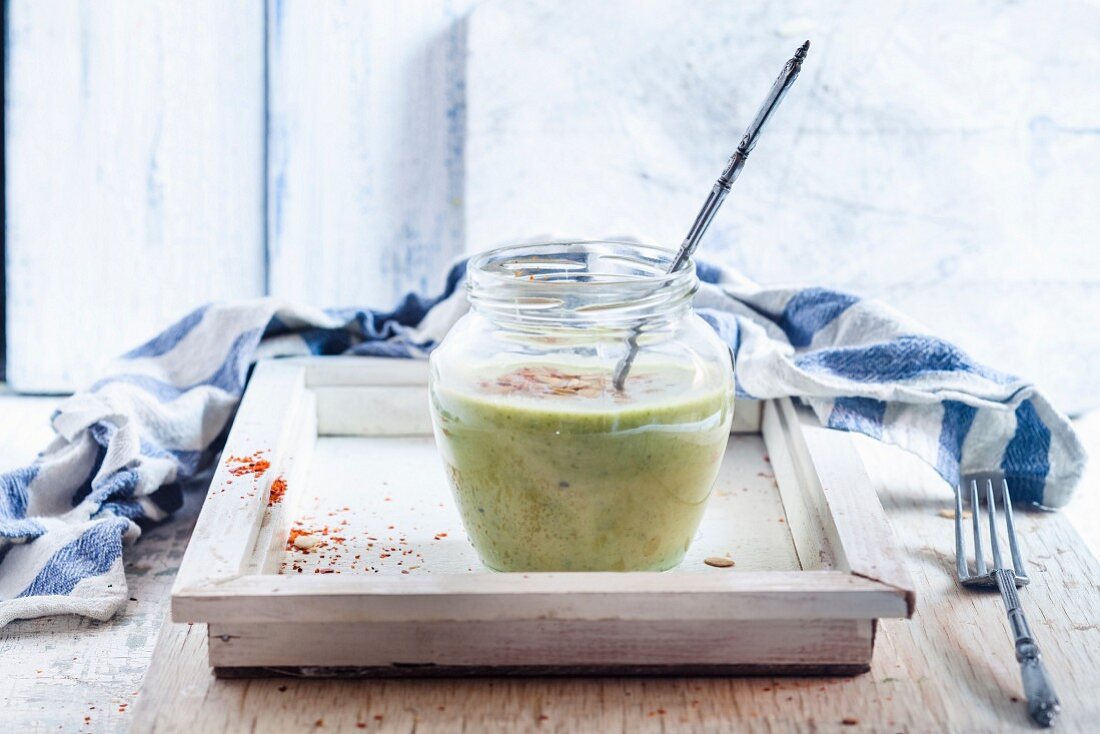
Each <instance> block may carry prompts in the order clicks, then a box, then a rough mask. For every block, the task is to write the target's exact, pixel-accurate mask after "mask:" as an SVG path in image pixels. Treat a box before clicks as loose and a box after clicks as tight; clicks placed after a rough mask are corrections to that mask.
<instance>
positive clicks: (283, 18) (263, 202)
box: [7, 0, 1100, 409]
mask: <svg viewBox="0 0 1100 734" xmlns="http://www.w3.org/2000/svg"><path fill="white" fill-rule="evenodd" d="M471 9H472V10H471ZM467 13H470V15H469V19H468V20H466V19H465V16H466V14H467ZM9 19H10V37H11V48H10V50H9V66H10V68H9V77H8V82H9V87H8V100H7V102H8V105H7V107H8V110H7V114H8V144H9V146H8V157H9V171H8V174H9V176H8V181H9V185H8V202H9V215H8V216H9V228H8V247H9V252H8V257H9V345H10V350H9V377H10V379H11V381H12V382H13V383H14V384H15V386H16V387H17V388H20V389H30V390H42V389H64V388H69V387H73V386H75V385H77V384H79V383H80V382H82V381H84V380H86V379H87V378H88V377H89V376H90V375H91V374H93V373H94V366H95V364H97V363H98V362H100V361H101V360H102V359H104V358H106V357H108V356H110V355H112V354H115V353H117V352H119V351H121V350H123V349H124V348H126V347H128V346H130V345H132V344H134V343H135V342H137V341H139V340H141V339H142V338H144V337H146V336H147V335H148V334H150V333H152V332H153V331H155V330H156V329H158V328H159V327H160V326H162V325H163V324H165V323H167V322H168V321H170V320H171V319H173V318H175V317H177V316H178V315H180V314H181V313H182V312H183V311H185V310H186V309H187V308H189V307H191V306H192V305H193V304H196V303H198V302H201V301H204V300H208V299H211V298H224V297H233V296H242V295H255V294H258V293H261V292H264V291H265V289H266V290H267V291H269V292H273V293H276V294H279V295H283V296H287V297H291V298H296V299H301V300H306V301H311V302H315V303H319V304H324V305H330V304H331V305H336V304H342V305H350V304H362V305H368V306H385V305H388V304H390V303H392V301H393V300H394V298H395V297H396V296H398V295H399V294H400V293H402V292H404V291H405V290H408V289H417V290H428V291H431V290H434V289H436V288H438V287H439V285H440V281H441V277H442V268H443V267H444V265H445V264H446V263H447V262H448V261H449V260H450V258H451V257H453V256H454V255H456V254H458V253H459V252H461V251H462V250H463V249H464V248H465V249H469V250H479V249H483V248H485V247H488V246H490V245H493V244H496V243H500V242H506V241H513V240H517V239H528V238H531V237H537V236H545V235H548V234H561V235H578V236H587V237H600V236H608V235H628V236H634V237H639V238H642V239H646V240H650V241H654V242H659V243H664V244H667V245H670V246H675V245H676V244H677V243H678V242H679V240H680V238H681V237H682V235H683V232H684V231H685V230H686V228H687V226H688V223H689V222H690V221H691V218H692V217H693V216H694V213H695V210H696V208H697V207H698V205H699V203H700V201H701V200H702V198H703V196H704V195H705V193H706V191H707V189H708V188H709V186H710V183H711V181H712V180H713V178H714V177H715V176H716V175H717V173H718V171H719V170H720V169H721V167H722V165H723V163H724V161H725V159H726V157H727V156H728V155H729V153H730V152H731V150H732V148H733V147H734V145H735V144H736V142H737V140H738V139H739V137H740V135H741V132H742V131H743V129H744V126H745V124H746V123H747V121H748V120H749V119H750V118H751V116H752V114H753V112H754V111H755V109H756V106H757V105H758V104H759V102H760V100H761V98H762V97H763V95H764V93H765V91H766V90H767V88H768V86H769V85H770V84H771V82H772V80H773V79H774V77H775V75H776V74H777V72H778V69H779V67H780V66H781V64H782V63H783V61H784V60H785V59H786V58H787V56H789V54H790V53H791V52H792V51H793V49H794V48H795V46H796V45H797V44H798V43H799V42H801V40H802V39H803V38H804V37H810V38H812V40H813V44H814V45H813V48H812V50H811V53H810V57H809V59H808V61H807V64H806V67H805V71H804V72H803V75H802V77H801V78H800V79H799V81H798V82H797V84H796V86H795V88H794V90H793V91H792V92H791V95H790V96H789V97H788V99H787V101H786V102H785V104H784V107H783V109H782V110H780V112H779V114H778V115H777V117H776V118H775V120H774V122H773V123H772V125H771V127H770V128H769V130H768V131H767V132H766V134H765V137H764V138H763V140H762V142H761V143H760V146H759V147H758V149H757V150H756V151H755V152H754V154H753V158H752V160H751V161H750V163H749V165H748V167H747V169H746V171H745V174H744V176H743V177H742V179H741V181H739V182H738V184H737V187H736V189H735V191H734V193H733V194H732V195H731V197H730V199H729V200H728V202H727V204H726V206H725V208H724V210H723V211H722V213H721V214H720V215H719V218H718V220H717V221H716V222H715V225H714V228H713V231H712V233H711V235H710V236H709V237H708V239H707V241H706V243H705V244H704V246H703V251H702V255H703V256H704V257H708V258H710V259H713V260H716V261H719V262H723V263H725V264H728V265H732V266H734V267H738V268H740V269H742V270H744V271H745V272H746V273H748V274H750V275H751V276H753V277H755V278H757V279H759V280H761V281H770V282H775V281H803V282H819V283H825V284H829V285H834V286H838V287H842V288H847V289H851V290H855V291H857V292H860V293H864V294H867V295H875V296H879V297H882V298H884V299H886V300H887V301H889V302H891V303H893V304H894V305H896V306H897V307H898V308H900V309H902V310H905V311H908V312H910V313H912V314H913V315H915V316H917V317H918V318H920V319H922V320H924V321H926V322H927V323H928V324H929V325H930V326H932V327H933V328H934V329H936V330H937V331H939V332H940V333H942V334H944V335H946V336H948V337H950V338H952V339H955V340H956V341H958V342H960V343H962V344H963V345H964V346H966V347H968V348H970V349H971V350H972V351H973V352H974V353H975V354H976V355H978V356H979V357H981V358H983V359H985V360H987V361H989V362H991V363H994V364H997V365H999V366H1003V367H1006V368H1008V369H1011V370H1015V371H1017V372H1020V373H1023V374H1026V375H1029V376H1032V377H1034V378H1036V379H1038V380H1040V381H1041V382H1043V383H1045V384H1046V385H1047V386H1048V387H1049V388H1050V389H1051V391H1052V392H1053V393H1054V394H1055V396H1056V397H1057V398H1058V399H1059V401H1060V402H1061V404H1062V405H1063V406H1064V407H1066V408H1070V409H1076V408H1080V407H1084V406H1086V405H1089V404H1092V403H1094V402H1095V401H1096V397H1095V396H1096V395H1098V394H1100V391H1098V390H1097V387H1098V385H1097V381H1096V378H1095V374H1094V373H1095V371H1096V370H1095V366H1096V365H1098V364H1100V323H1098V321H1100V317H1098V316H1097V314H1098V313H1100V248H1098V247H1097V246H1096V244H1097V235H1096V232H1097V231H1098V225H1100V206H1097V202H1098V201H1100V185H1098V177H1097V174H1096V170H1097V164H1098V163H1100V46H1098V44H1097V43H1096V39H1097V38H1100V9H1098V7H1097V6H1096V5H1095V4H1089V3H1084V2H1065V3H1059V4H1057V5H1056V6H1054V5H1050V4H1047V3H1043V2H1040V0H1021V1H1020V2H1002V1H989V2H982V3H968V4H957V3H946V2H935V3H922V4H909V3H870V2H861V3H853V2H836V3H828V4H822V3H813V2H809V1H806V2H794V1H791V0H784V1H783V2H768V3H765V2H752V3H711V2H702V0H684V1H683V2H643V1H641V0H638V1H628V0H609V1H608V2H600V3H592V2H580V1H578V0H564V2H550V0H490V2H486V3H478V2H477V1H476V0H422V1H421V2H415V3H409V2H400V1H399V0H378V1H375V2H336V1H335V0H333V1H332V2H325V3H317V2H310V1H309V0H282V1H280V0H239V1H237V2H233V3H221V2H214V1H213V0H201V1H200V2H198V3H184V2H168V1H159V2H149V3H135V2H123V1H122V0H106V1H105V2H95V3H92V2H77V1H76V0H48V1H46V2H31V0H11V7H10V11H9ZM265 64H266V66H265ZM265 194H266V198H265Z"/></svg>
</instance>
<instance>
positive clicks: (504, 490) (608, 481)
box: [431, 242, 733, 571]
mask: <svg viewBox="0 0 1100 734" xmlns="http://www.w3.org/2000/svg"><path fill="white" fill-rule="evenodd" d="M673 254H674V253H672V252H671V251H668V250H664V249H661V248H656V247H647V246H643V245H635V244H627V243H615V242H567V243H550V244H542V245H526V246H518V247H506V248H502V249H498V250H493V251H490V252H487V253H484V254H482V255H480V256H478V257H476V258H474V259H473V260H471V262H470V264H469V267H468V273H467V288H468V295H469V300H470V304H471V309H470V311H469V312H468V313H467V314H466V315H465V316H463V317H462V319H460V320H459V321H458V323H456V324H455V326H454V327H453V328H452V329H451V331H450V333H449V334H448V335H447V337H446V338H445V339H444V340H443V342H442V343H441V344H440V345H439V347H438V348H437V349H436V350H435V351H434V352H433V353H432V356H431V409H432V419H433V422H434V426H435V434H436V442H437V444H438V446H439V450H440V453H441V454H442V457H443V460H444V463H445V464H446V470H447V475H448V478H449V480H450V483H451V487H452V489H453V490H454V496H455V499H456V501H457V504H458V508H459V511H460V513H461V515H462V519H463V522H464V524H465V526H466V531H467V533H468V535H469V537H470V540H471V542H472V543H473V545H474V547H475V548H476V550H477V551H478V553H479V555H480V556H481V559H482V561H483V562H484V563H485V564H486V565H487V566H489V567H490V568H493V569H496V570H500V571H634V570H665V569H668V568H671V567H673V566H675V565H676V564H678V563H679V562H680V561H681V560H682V559H683V556H684V553H685V552H686V551H687V549H688V546H689V545H690V543H691V540H692V538H693V537H694V535H695V532H696V530H697V528H698V525H699V521H700V519H701V517H702V514H703V509H704V506H705V503H706V501H707V498H708V497H709V496H710V491H711V485H712V484H713V483H714V479H715V476H716V475H717V473H718V466H719V464H720V463H721V460H722V456H723V453H724V452H725V448H726V442H727V440H728V436H729V429H730V420H731V419H732V417H733V366H732V363H731V358H730V352H729V349H728V347H727V346H726V345H725V344H724V343H722V341H721V340H719V339H718V337H717V336H716V335H715V334H714V332H713V330H712V329H711V328H710V327H709V326H707V324H706V323H705V322H704V321H703V320H702V319H700V318H699V317H698V316H697V315H696V314H695V313H694V311H693V310H692V307H691V301H692V296H693V295H694V294H695V292H696V290H697V289H698V280H697V278H696V276H695V268H694V265H690V266H689V267H686V268H683V269H682V270H680V271H678V272H677V273H674V274H672V275H668V274H666V273H665V270H666V269H667V268H668V267H669V265H670V263H671V261H672V257H673ZM631 342H635V343H637V345H638V352H637V355H636V357H635V359H634V362H633V366H632V368H631V370H630V373H629V377H628V378H627V381H626V383H625V385H624V386H623V389H622V390H621V391H619V390H616V389H615V387H614V384H613V375H614V374H615V369H616V366H617V365H618V364H619V362H620V360H622V359H623V357H624V355H626V354H627V352H628V350H629V349H630V347H629V344H630V343H631Z"/></svg>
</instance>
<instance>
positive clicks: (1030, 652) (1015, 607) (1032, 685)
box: [955, 474, 1062, 726]
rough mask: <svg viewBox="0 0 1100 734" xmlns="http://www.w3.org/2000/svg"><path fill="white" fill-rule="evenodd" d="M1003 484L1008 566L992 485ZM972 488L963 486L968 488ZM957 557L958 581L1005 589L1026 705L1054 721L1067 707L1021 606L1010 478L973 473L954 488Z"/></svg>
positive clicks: (1022, 574) (1038, 718)
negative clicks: (967, 513)
mask: <svg viewBox="0 0 1100 734" xmlns="http://www.w3.org/2000/svg"><path fill="white" fill-rule="evenodd" d="M994 483H997V484H998V485H999V486H1000V489H1001V502H1002V505H1003V507H1004V516H1005V527H1006V530H1007V533H1006V534H1007V537H1008V547H1009V552H1010V553H1011V555H1012V567H1011V568H1008V567H1006V566H1005V564H1004V560H1003V558H1002V557H1001V546H1000V541H999V539H998V537H997V526H998V524H999V523H998V518H997V501H996V499H995V498H994V496H993V495H994V491H993V485H994ZM979 484H980V485H981V486H982V487H983V488H984V490H985V500H986V507H987V509H988V511H989V547H990V550H991V551H992V553H993V568H992V570H990V569H989V568H988V567H987V566H986V559H985V555H984V552H983V550H982V520H981V508H980V502H979ZM964 486H965V487H966V488H967V489H965V490H964V488H963V487H964ZM964 492H966V493H967V495H968V499H969V502H970V510H971V512H972V513H973V516H972V519H973V530H974V567H975V568H974V573H970V569H969V567H968V565H967V562H966V539H965V533H964V532H963V493H964ZM955 562H956V567H957V570H958V574H959V581H960V582H961V583H962V585H963V586H996V587H997V588H998V589H999V590H1000V592H1001V599H1002V600H1003V601H1004V604H1005V610H1006V611H1007V612H1008V621H1009V623H1010V624H1011V625H1012V632H1013V634H1014V635H1015V636H1016V659H1017V660H1018V661H1019V662H1020V677H1021V678H1022V679H1023V683H1024V694H1025V695H1026V696H1027V710H1028V713H1029V714H1030V715H1031V718H1032V719H1033V720H1034V721H1035V723H1037V724H1039V725H1041V726H1050V725H1051V724H1053V723H1054V719H1055V718H1056V717H1057V716H1058V713H1059V712H1060V711H1061V710H1062V704H1061V702H1060V701H1059V700H1058V696H1057V695H1056V694H1055V693H1054V686H1053V685H1051V682H1050V677H1049V676H1048V675H1047V671H1046V668H1045V667H1044V666H1043V661H1042V655H1041V654H1040V652H1039V645H1038V644H1036V642H1035V639H1034V638H1033V637H1032V636H1031V628H1030V627H1028V624H1027V619H1026V618H1025V617H1024V610H1023V609H1022V608H1021V607H1020V597H1019V596H1018V595H1017V594H1016V587H1018V586H1025V585H1026V584H1027V583H1028V582H1029V581H1030V579H1029V578H1028V577H1027V571H1026V570H1025V569H1024V562H1023V560H1021V558H1020V544H1019V542H1017V540H1016V525H1015V523H1014V522H1013V519H1012V498H1011V497H1010V496H1009V493H1008V482H1006V481H1005V479H1004V477H1003V476H1000V475H996V474H973V475H967V476H965V477H963V481H962V484H960V486H958V487H956V488H955Z"/></svg>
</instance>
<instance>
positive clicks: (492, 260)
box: [467, 240, 695, 288]
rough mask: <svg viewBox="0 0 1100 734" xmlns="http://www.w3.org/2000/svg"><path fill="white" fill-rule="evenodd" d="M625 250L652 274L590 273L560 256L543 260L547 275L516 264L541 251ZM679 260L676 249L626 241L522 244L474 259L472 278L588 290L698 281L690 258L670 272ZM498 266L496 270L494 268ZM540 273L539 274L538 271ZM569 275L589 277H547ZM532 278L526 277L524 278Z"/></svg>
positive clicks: (624, 258) (488, 282)
mask: <svg viewBox="0 0 1100 734" xmlns="http://www.w3.org/2000/svg"><path fill="white" fill-rule="evenodd" d="M609 247H611V248H624V249H627V250H634V251H636V252H637V253H638V254H639V255H640V257H638V258H635V259H634V262H635V263H637V264H639V265H644V264H648V265H649V266H650V267H651V272H650V273H648V274H639V275H633V276H622V275H618V276H617V275H615V274H611V273H592V272H591V271H586V270H585V269H584V268H579V267H575V266H572V265H571V264H567V263H566V262H563V261H562V259H561V256H557V258H556V259H554V258H550V257H547V258H545V259H544V260H542V262H543V263H545V264H546V265H549V266H551V267H549V268H545V271H546V272H542V271H543V270H544V268H541V267H533V263H525V264H523V265H519V266H514V265H516V261H518V260H519V259H520V258H522V257H524V256H528V257H529V256H532V255H535V254H538V253H540V251H543V250H547V249H554V248H558V249H561V250H563V251H565V252H563V253H562V254H563V255H566V256H567V255H569V254H573V253H569V252H568V250H570V249H572V248H584V249H580V253H591V252H593V251H598V250H601V249H605V248H609ZM604 257H605V258H613V259H615V260H618V261H620V262H625V261H627V260H628V257H627V256H625V255H623V254H618V253H616V254H613V255H605V256H604ZM675 257H676V250H673V249H669V248H665V247H660V246H657V245H649V244H643V243H640V242H629V241H625V240H550V241H547V242H530V243H524V244H518V245H503V246H501V247H495V248H493V249H490V250H485V251H484V252H480V253H478V254H476V255H474V256H472V257H471V258H470V260H469V266H468V268H467V269H468V271H469V274H470V279H474V278H475V277H476V278H477V279H478V280H482V279H484V281H483V282H479V283H477V284H478V285H487V286H490V287H491V283H492V282H497V283H500V284H514V283H516V282H517V281H521V280H527V279H528V278H529V279H530V280H534V281H536V282H538V283H540V284H548V285H556V286H569V285H575V284H577V283H581V282H583V283H584V284H585V287H586V288H588V287H593V286H596V287H599V286H614V287H620V288H621V287H623V286H631V285H634V284H639V285H644V286H645V287H647V288H653V287H660V286H668V285H673V284H675V283H680V282H690V281H692V280H694V279H695V261H694V260H692V259H690V258H689V259H688V262H687V265H686V266H684V267H682V268H680V269H679V270H677V271H676V272H674V273H669V272H668V267H669V266H670V265H672V261H673V259H674V258H675ZM555 265H557V266H558V267H559V268H560V270H554V269H553V266H555ZM494 266H495V267H494ZM535 271H538V272H535ZM563 272H564V273H565V274H569V273H575V274H577V275H581V274H583V275H585V276H587V278H589V279H586V280H584V281H580V280H569V279H560V280H559V279H555V278H547V277H545V275H546V274H552V275H559V274H561V273H563ZM594 274H595V275H599V276H601V277H600V279H598V280H591V279H590V278H591V276H592V275H594ZM524 275H526V276H528V278H523V277H522V276H524Z"/></svg>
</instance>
